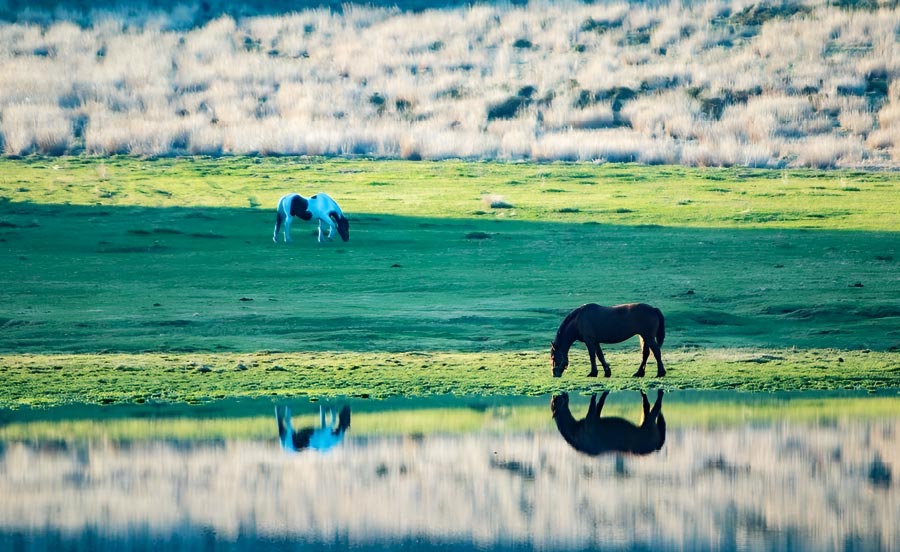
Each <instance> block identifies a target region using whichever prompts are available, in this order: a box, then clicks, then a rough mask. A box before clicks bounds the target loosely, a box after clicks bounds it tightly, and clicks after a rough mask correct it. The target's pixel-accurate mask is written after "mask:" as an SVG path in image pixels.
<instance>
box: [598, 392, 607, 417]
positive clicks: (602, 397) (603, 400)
mask: <svg viewBox="0 0 900 552" xmlns="http://www.w3.org/2000/svg"><path fill="white" fill-rule="evenodd" d="M607 395H609V391H604V392H603V394H602V395H600V400H599V401H597V417H598V418H599V417H600V411H602V410H603V405H604V404H606V396H607Z"/></svg>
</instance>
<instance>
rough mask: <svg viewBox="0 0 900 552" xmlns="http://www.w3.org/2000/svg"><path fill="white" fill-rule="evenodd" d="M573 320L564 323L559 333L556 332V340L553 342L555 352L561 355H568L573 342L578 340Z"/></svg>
mask: <svg viewBox="0 0 900 552" xmlns="http://www.w3.org/2000/svg"><path fill="white" fill-rule="evenodd" d="M575 320H576V319H575V318H574V317H573V318H572V320H569V321H568V322H565V323H564V324H563V326H561V327H560V328H559V331H558V332H556V339H555V340H554V343H555V346H556V350H557V351H560V352H562V353H568V352H569V349H571V348H572V344H573V343H575V340H576V339H578V337H579V336H578V330H577V327H576V326H575Z"/></svg>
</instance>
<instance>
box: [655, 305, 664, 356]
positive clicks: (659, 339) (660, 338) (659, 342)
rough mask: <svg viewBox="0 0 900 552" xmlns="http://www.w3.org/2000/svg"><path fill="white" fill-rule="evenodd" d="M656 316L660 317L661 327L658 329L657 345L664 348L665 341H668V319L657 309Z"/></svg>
mask: <svg viewBox="0 0 900 552" xmlns="http://www.w3.org/2000/svg"><path fill="white" fill-rule="evenodd" d="M656 316H658V317H659V327H658V328H657V329H656V344H657V345H659V346H660V347H662V344H663V340H665V339H666V317H665V316H663V313H662V311H661V310H659V309H656Z"/></svg>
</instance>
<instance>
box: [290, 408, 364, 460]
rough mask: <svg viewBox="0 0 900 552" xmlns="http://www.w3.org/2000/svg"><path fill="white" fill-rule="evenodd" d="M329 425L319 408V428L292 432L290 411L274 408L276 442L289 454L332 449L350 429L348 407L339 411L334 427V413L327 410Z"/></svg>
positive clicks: (306, 428) (321, 409) (307, 428)
mask: <svg viewBox="0 0 900 552" xmlns="http://www.w3.org/2000/svg"><path fill="white" fill-rule="evenodd" d="M328 412H329V414H330V415H331V425H328V424H326V423H325V410H324V409H323V408H322V407H321V406H319V427H318V428H316V427H305V428H302V429H299V430H297V431H294V427H293V425H292V424H291V409H290V408H288V407H284V410H283V411H281V410H279V408H278V407H277V406H276V407H275V420H276V421H277V422H278V440H279V441H280V442H281V447H282V448H283V449H284V450H286V451H289V452H297V451H301V450H304V449H313V450H318V451H323V452H324V451H326V450H329V449H332V448H334V447H335V446H336V445H337V444H339V443H340V442H341V441H343V440H344V433H346V432H347V430H348V429H350V407H349V406H345V407H344V408H342V409H341V413H340V415H338V417H337V425H335V415H334V411H333V410H330V409H329V411H328Z"/></svg>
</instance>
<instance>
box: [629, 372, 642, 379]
mask: <svg viewBox="0 0 900 552" xmlns="http://www.w3.org/2000/svg"><path fill="white" fill-rule="evenodd" d="M631 377H633V378H642V377H644V373H643V372H635V373H634V374H632V376H631Z"/></svg>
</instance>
